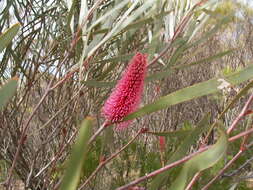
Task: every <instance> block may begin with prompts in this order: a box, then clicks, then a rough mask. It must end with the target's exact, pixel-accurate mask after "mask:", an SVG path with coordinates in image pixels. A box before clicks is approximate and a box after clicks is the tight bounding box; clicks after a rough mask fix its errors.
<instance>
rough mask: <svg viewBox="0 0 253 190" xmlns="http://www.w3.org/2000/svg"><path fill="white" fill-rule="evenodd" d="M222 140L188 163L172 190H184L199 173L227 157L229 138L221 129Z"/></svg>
mask: <svg viewBox="0 0 253 190" xmlns="http://www.w3.org/2000/svg"><path fill="white" fill-rule="evenodd" d="M219 132H220V138H219V139H218V141H217V143H216V144H214V145H213V146H211V147H210V148H209V149H208V150H207V151H205V152H202V153H200V154H199V155H197V156H195V157H193V158H192V159H191V160H189V161H188V162H186V163H185V164H184V166H183V168H182V171H181V172H180V174H179V176H178V177H177V179H176V180H175V181H174V183H173V184H172V185H171V187H170V190H184V189H185V187H186V185H187V183H188V182H189V181H190V179H191V178H192V177H193V176H194V175H195V174H196V173H198V172H201V171H203V170H205V169H207V168H210V167H212V166H213V165H215V164H216V163H217V162H218V161H219V160H220V159H221V158H222V157H224V156H225V154H226V151H227V147H228V138H227V135H226V133H225V131H224V130H222V129H220V128H219Z"/></svg>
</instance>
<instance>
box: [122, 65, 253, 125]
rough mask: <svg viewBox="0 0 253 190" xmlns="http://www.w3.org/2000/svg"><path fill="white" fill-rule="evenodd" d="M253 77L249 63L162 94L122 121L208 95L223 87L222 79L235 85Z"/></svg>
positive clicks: (252, 66)
mask: <svg viewBox="0 0 253 190" xmlns="http://www.w3.org/2000/svg"><path fill="white" fill-rule="evenodd" d="M252 77H253V65H250V66H248V67H246V68H244V69H242V70H241V71H238V72H235V73H233V74H230V75H227V76H224V77H222V78H214V79H211V80H208V81H205V82H201V83H197V84H195V85H192V86H189V87H186V88H183V89H180V90H178V91H176V92H173V93H171V94H168V95H167V96H163V97H161V98H160V99H158V100H157V101H155V102H154V103H151V104H148V105H146V106H144V107H142V108H140V109H139V110H137V111H136V112H134V113H131V114H129V115H128V116H126V117H125V118H124V121H126V120H130V119H134V118H136V117H140V116H143V115H146V114H149V113H152V112H155V111H158V110H161V109H164V108H167V107H169V106H172V105H176V104H179V103H182V102H185V101H189V100H192V99H194V98H198V97H201V96H205V95H209V94H212V93H215V92H218V91H222V90H226V89H223V86H222V85H223V84H222V83H223V81H227V82H228V84H230V85H236V84H239V83H242V82H244V81H247V80H249V79H251V78H252ZM228 88H229V87H228Z"/></svg>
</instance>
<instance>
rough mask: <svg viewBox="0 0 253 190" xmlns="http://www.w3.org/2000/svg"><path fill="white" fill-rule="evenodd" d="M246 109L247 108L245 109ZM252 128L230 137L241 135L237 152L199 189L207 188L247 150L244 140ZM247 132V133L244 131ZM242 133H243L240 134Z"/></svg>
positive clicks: (231, 139) (204, 189)
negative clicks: (241, 138) (241, 139)
mask: <svg viewBox="0 0 253 190" xmlns="http://www.w3.org/2000/svg"><path fill="white" fill-rule="evenodd" d="M246 110H247V109H246ZM252 129H253V128H251V129H250V130H248V131H245V132H243V133H241V134H239V135H236V138H235V137H233V138H230V139H229V140H230V141H233V140H235V139H237V138H240V137H243V141H242V143H241V146H240V150H239V151H238V152H237V154H236V155H235V156H234V157H233V158H232V159H231V160H230V161H229V162H228V163H227V164H226V165H225V166H224V168H222V169H221V170H220V171H219V173H218V174H217V175H216V176H215V177H214V178H213V179H212V180H211V181H209V182H208V183H207V184H206V185H205V186H204V187H203V188H202V189H201V190H207V189H208V188H209V187H210V186H211V185H212V184H213V183H214V182H215V181H216V180H217V179H218V178H219V177H220V176H221V175H222V174H223V173H224V172H225V170H226V169H228V168H229V167H230V166H231V165H232V164H233V163H234V162H235V161H236V160H237V159H238V158H239V157H240V156H241V154H242V153H243V152H244V151H246V150H247V148H248V147H249V146H246V145H245V143H246V140H247V137H248V135H249V131H250V132H253V130H252ZM246 132H247V133H246ZM242 134H243V135H242Z"/></svg>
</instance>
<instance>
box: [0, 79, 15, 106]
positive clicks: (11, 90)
mask: <svg viewBox="0 0 253 190" xmlns="http://www.w3.org/2000/svg"><path fill="white" fill-rule="evenodd" d="M17 86H18V78H12V79H10V80H9V81H8V82H7V83H6V84H5V85H4V86H3V87H1V88H0V110H1V109H2V108H3V107H4V106H5V105H6V103H7V102H8V101H9V100H10V99H11V97H12V96H13V95H14V94H15V92H16V89H17Z"/></svg>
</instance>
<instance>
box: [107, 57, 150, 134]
mask: <svg viewBox="0 0 253 190" xmlns="http://www.w3.org/2000/svg"><path fill="white" fill-rule="evenodd" d="M146 71H147V56H146V55H145V54H141V53H137V54H136V55H135V56H134V57H133V58H132V60H131V61H130V63H129V65H128V67H127V69H126V71H125V72H124V73H123V75H122V78H121V79H120V80H119V81H118V83H117V85H116V87H115V88H114V90H113V92H112V94H111V95H110V97H109V98H108V99H107V100H106V102H105V104H104V107H103V108H102V114H103V116H104V117H105V118H106V119H107V120H109V121H110V122H113V123H114V122H120V121H121V120H122V119H123V118H124V117H125V116H126V115H128V114H130V113H132V112H134V111H136V109H137V108H138V106H139V104H140V101H141V96H142V93H143V87H144V79H145V75H146ZM130 123H131V121H124V122H120V123H118V124H117V127H116V129H117V130H121V129H124V128H126V127H127V126H128V125H129V124H130Z"/></svg>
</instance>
